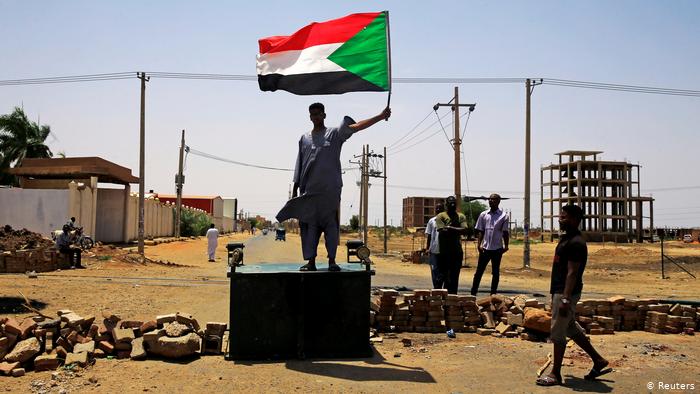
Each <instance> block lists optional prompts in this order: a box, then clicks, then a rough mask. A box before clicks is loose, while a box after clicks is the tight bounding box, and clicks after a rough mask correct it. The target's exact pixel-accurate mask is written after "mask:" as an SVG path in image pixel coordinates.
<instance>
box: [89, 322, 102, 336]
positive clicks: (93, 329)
mask: <svg viewBox="0 0 700 394" xmlns="http://www.w3.org/2000/svg"><path fill="white" fill-rule="evenodd" d="M99 332H100V326H99V325H97V324H91V325H90V329H89V330H88V334H87V335H88V336H89V337H90V338H93V339H95V338H96V337H97V336H98V335H99Z"/></svg>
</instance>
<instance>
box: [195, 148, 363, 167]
mask: <svg viewBox="0 0 700 394" xmlns="http://www.w3.org/2000/svg"><path fill="white" fill-rule="evenodd" d="M185 151H186V152H187V153H188V154H189V153H191V154H193V155H195V156H200V157H204V158H207V159H212V160H218V161H221V162H224V163H229V164H235V165H239V166H244V167H251V168H259V169H261V170H273V171H284V172H293V171H294V169H293V168H282V167H272V166H265V165H260V164H252V163H244V162H242V161H237V160H231V159H226V158H224V157H220V156H216V155H212V154H211V153H206V152H202V151H199V150H196V149H192V148H191V147H189V146H186V147H185ZM356 169H357V168H355V167H347V168H342V169H341V170H342V171H350V170H356Z"/></svg>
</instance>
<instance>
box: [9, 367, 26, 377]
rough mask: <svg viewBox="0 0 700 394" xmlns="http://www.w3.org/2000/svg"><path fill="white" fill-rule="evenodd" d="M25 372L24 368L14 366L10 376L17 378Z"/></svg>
mask: <svg viewBox="0 0 700 394" xmlns="http://www.w3.org/2000/svg"><path fill="white" fill-rule="evenodd" d="M25 373H26V371H25V370H24V368H15V369H13V370H12V376H13V377H15V378H18V377H20V376H24V374H25Z"/></svg>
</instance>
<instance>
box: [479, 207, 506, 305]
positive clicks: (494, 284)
mask: <svg viewBox="0 0 700 394" xmlns="http://www.w3.org/2000/svg"><path fill="white" fill-rule="evenodd" d="M500 203H501V196H499V195H498V194H495V193H494V194H492V195H490V196H489V209H488V210H486V211H484V212H482V213H481V214H480V215H479V219H477V221H476V230H477V231H478V232H479V239H478V245H479V246H478V248H479V262H478V264H477V267H476V272H475V273H474V280H473V281H472V290H471V294H472V295H476V293H477V292H478V291H479V283H480V282H481V276H482V275H483V274H484V270H486V266H487V265H488V263H489V261H491V294H496V293H497V292H498V281H499V279H500V269H501V257H503V253H505V252H507V251H508V241H509V238H508V215H506V214H505V212H503V210H502V209H500V208H498V205H499V204H500Z"/></svg>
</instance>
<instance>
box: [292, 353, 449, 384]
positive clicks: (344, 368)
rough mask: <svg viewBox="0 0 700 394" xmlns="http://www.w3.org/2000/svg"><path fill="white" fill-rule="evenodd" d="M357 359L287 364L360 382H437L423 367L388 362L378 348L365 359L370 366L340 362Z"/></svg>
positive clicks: (303, 361)
mask: <svg viewBox="0 0 700 394" xmlns="http://www.w3.org/2000/svg"><path fill="white" fill-rule="evenodd" d="M356 361H358V360H356V359H347V360H333V361H329V360H289V361H287V362H286V363H285V366H286V367H287V369H290V370H292V371H297V372H302V373H307V374H312V375H320V376H327V377H332V378H338V379H345V380H353V381H358V382H368V381H402V382H416V383H436V381H435V379H434V378H433V376H432V375H431V374H430V373H428V372H427V371H426V370H424V369H423V368H419V367H407V366H403V365H400V364H396V363H390V362H387V361H386V359H385V358H384V357H382V355H381V354H379V353H378V352H377V351H376V350H374V352H373V355H372V357H371V358H368V359H364V360H363V361H364V362H365V363H366V364H370V365H369V366H364V365H351V364H341V363H340V362H356Z"/></svg>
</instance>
